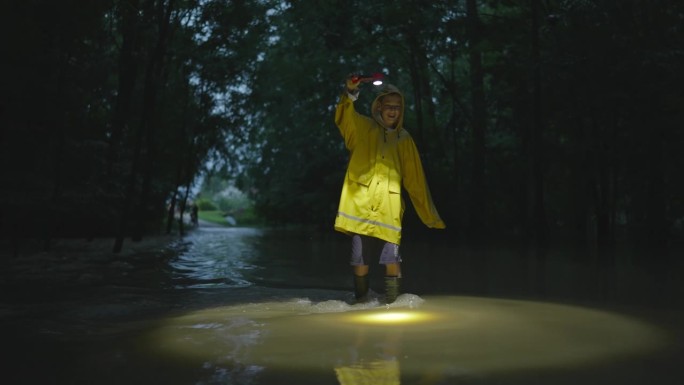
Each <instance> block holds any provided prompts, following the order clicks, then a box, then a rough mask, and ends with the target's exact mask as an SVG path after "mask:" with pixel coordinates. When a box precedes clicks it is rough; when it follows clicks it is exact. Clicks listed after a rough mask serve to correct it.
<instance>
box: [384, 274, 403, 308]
mask: <svg viewBox="0 0 684 385" xmlns="http://www.w3.org/2000/svg"><path fill="white" fill-rule="evenodd" d="M400 289H401V278H399V277H385V303H386V304H388V305H389V304H391V303H392V302H394V301H395V300H396V299H397V297H398V296H399V294H400Z"/></svg>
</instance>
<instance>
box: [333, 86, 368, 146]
mask: <svg viewBox="0 0 684 385" xmlns="http://www.w3.org/2000/svg"><path fill="white" fill-rule="evenodd" d="M363 120H364V117H363V116H362V115H360V114H359V113H358V112H356V109H354V100H353V99H352V98H351V97H350V96H349V94H348V93H346V92H345V93H343V94H342V96H341V97H340V100H339V102H338V103H337V109H336V110H335V124H336V125H337V128H339V129H340V134H342V137H343V138H344V144H345V145H346V146H347V149H349V150H352V149H354V147H355V145H356V137H357V135H356V133H357V129H358V127H360V124H363V123H361V122H362V121H363Z"/></svg>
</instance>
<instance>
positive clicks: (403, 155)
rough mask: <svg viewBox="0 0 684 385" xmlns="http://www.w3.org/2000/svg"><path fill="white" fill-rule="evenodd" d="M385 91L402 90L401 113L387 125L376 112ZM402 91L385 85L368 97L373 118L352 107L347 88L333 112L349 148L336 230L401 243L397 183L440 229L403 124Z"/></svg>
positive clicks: (400, 201)
mask: <svg viewBox="0 0 684 385" xmlns="http://www.w3.org/2000/svg"><path fill="white" fill-rule="evenodd" d="M388 93H397V94H399V95H400V96H401V101H402V102H401V116H400V119H399V122H398V124H397V126H396V128H395V129H392V128H385V127H384V126H383V124H382V118H381V117H380V101H379V99H380V97H381V96H383V95H386V94H388ZM404 109H405V103H404V96H403V95H402V94H401V93H400V92H399V90H397V89H396V88H395V87H393V86H391V85H388V86H387V87H384V91H382V92H381V93H380V94H378V96H377V97H376V98H375V100H374V101H373V103H372V106H371V111H372V114H373V118H370V117H368V116H365V115H361V114H359V113H358V112H356V110H355V109H354V101H353V100H352V98H350V96H349V95H348V94H347V93H346V92H345V93H343V95H342V96H341V97H340V100H339V102H338V104H337V110H336V112H335V123H336V124H337V127H338V128H339V129H340V133H341V134H342V137H343V138H344V143H345V145H346V146H347V149H348V150H349V152H350V159H349V164H348V166H347V174H346V175H345V178H344V184H343V186H342V195H341V197H340V205H339V209H338V211H337V217H336V219H335V230H337V231H340V232H343V233H356V234H362V235H368V236H371V237H376V238H380V239H383V240H385V241H387V242H392V243H396V244H400V242H401V223H402V217H403V215H404V200H403V198H402V195H401V187H402V184H403V187H404V188H405V190H406V191H407V192H408V194H409V197H410V198H411V203H412V204H413V207H414V208H415V210H416V212H417V213H418V216H419V217H420V219H421V221H423V223H424V224H425V225H426V226H428V227H431V228H437V229H443V228H445V225H444V222H443V221H442V219H441V218H440V216H439V214H438V213H437V209H436V208H435V206H434V204H433V202H432V197H431V195H430V190H429V188H428V185H427V182H426V180H425V173H424V172H423V166H422V163H421V161H420V155H419V153H418V149H417V148H416V145H415V143H414V141H413V139H412V138H411V135H409V133H408V131H406V130H405V129H404V127H403V121H404Z"/></svg>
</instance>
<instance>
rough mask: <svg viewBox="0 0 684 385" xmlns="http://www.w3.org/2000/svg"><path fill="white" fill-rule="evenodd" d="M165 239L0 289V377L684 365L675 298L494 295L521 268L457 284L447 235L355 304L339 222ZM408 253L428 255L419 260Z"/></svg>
mask: <svg viewBox="0 0 684 385" xmlns="http://www.w3.org/2000/svg"><path fill="white" fill-rule="evenodd" d="M174 250H175V251H174V252H172V253H167V254H165V255H164V257H163V258H157V259H156V260H155V262H154V263H152V262H149V258H147V259H143V258H131V259H128V260H127V261H125V262H123V261H119V262H118V263H119V264H120V265H121V270H119V271H120V272H122V273H121V274H119V275H116V276H113V275H112V276H107V277H106V279H104V280H100V281H95V283H91V284H89V285H86V284H80V285H73V286H69V287H62V288H60V289H59V290H58V291H54V290H53V291H51V290H44V291H42V292H40V293H39V295H35V293H34V295H28V294H24V295H20V294H17V295H16V296H8V295H5V296H4V297H3V298H10V299H11V300H6V301H4V302H3V305H2V307H1V308H0V322H1V323H0V326H2V335H1V337H2V341H3V346H2V353H3V357H4V358H3V359H2V374H0V376H1V377H0V381H1V382H2V383H7V384H261V385H271V384H274V385H275V384H331V385H334V384H340V385H347V384H357V385H370V384H374V385H376V384H380V385H382V384H395V385H396V384H426V385H427V384H528V385H530V384H577V383H585V384H599V383H600V384H612V383H615V384H618V383H619V384H645V383H648V384H681V383H682V380H683V379H684V369H683V368H682V367H681V366H682V365H681V363H682V362H684V360H683V358H684V348H683V346H684V343H683V335H682V321H684V318H683V317H682V313H681V309H671V308H660V309H652V308H645V307H643V306H607V305H606V306H596V305H588V304H587V303H584V304H582V303H580V302H579V301H575V302H574V303H570V302H568V301H549V300H546V301H538V300H534V299H531V298H526V299H524V298H514V297H513V296H503V295H497V294H498V293H499V292H500V293H504V292H506V293H510V292H515V290H514V288H515V287H517V286H518V284H516V283H515V280H513V279H512V278H509V279H508V280H506V281H501V280H496V279H493V278H492V275H493V276H494V277H496V276H497V275H496V274H490V275H489V280H490V281H492V282H490V283H488V285H489V290H488V295H471V294H464V293H461V292H460V291H461V290H460V289H461V288H463V286H462V285H464V284H463V282H464V281H467V280H468V279H469V278H468V277H467V276H468V275H470V276H472V272H468V270H467V268H466V266H467V265H468V260H467V259H466V260H458V261H456V259H457V258H456V259H455V260H454V262H453V264H449V263H447V262H445V261H446V259H437V258H436V257H434V256H436V255H442V256H446V257H449V255H448V254H449V252H450V251H449V249H448V247H446V246H444V245H439V244H435V243H424V244H421V243H418V242H415V243H414V244H413V245H410V246H407V247H406V248H404V251H403V254H404V260H405V262H406V267H407V268H406V270H405V273H406V277H405V281H406V282H407V284H406V290H405V292H404V294H402V295H401V296H400V297H399V299H398V300H397V302H396V303H394V304H392V305H390V306H387V305H384V304H383V303H382V302H381V299H382V286H381V285H380V284H379V282H380V279H381V277H380V276H379V275H378V273H377V272H378V271H379V269H377V268H375V269H374V267H373V266H372V267H371V268H372V269H374V270H372V273H373V274H375V275H374V277H372V290H373V291H372V292H371V301H369V302H367V303H364V304H353V302H352V301H351V299H352V298H351V297H352V294H351V282H350V277H349V267H348V265H347V254H348V243H347V241H346V238H344V237H337V236H335V234H323V235H321V234H306V233H302V232H297V231H275V230H259V229H250V228H210V227H207V228H199V229H198V230H196V231H194V232H193V233H192V234H190V235H188V236H187V237H185V238H184V239H183V240H182V241H180V242H178V243H177V244H176V245H175V246H174ZM417 255H421V256H422V258H426V256H433V258H435V259H433V261H431V262H432V264H431V265H429V264H424V263H423V264H418V263H416V262H415V260H416V256H417ZM148 257H149V256H148ZM514 258H515V256H514V255H501V257H500V260H498V261H497V264H498V265H500V266H502V267H501V270H502V271H505V270H508V271H511V266H513V265H514V263H513V261H514ZM437 262H440V263H437ZM117 266H118V265H117ZM430 266H432V267H430ZM437 267H439V269H437ZM437 270H439V271H437ZM108 271H109V270H108ZM88 274H90V275H91V276H96V275H98V274H100V275H103V274H105V273H102V272H90V273H88ZM109 274H112V273H109ZM500 274H504V273H503V272H501V273H500ZM83 276H84V275H83V274H81V275H80V276H79V278H78V279H77V281H79V282H80V281H83V280H85V279H83V278H82V277H83ZM449 277H453V278H454V281H456V280H458V281H459V282H460V283H459V282H453V281H452V282H450V281H449ZM470 279H473V278H472V277H470ZM93 280H94V278H93ZM494 281H496V282H494ZM497 290H498V291H497ZM520 290H521V289H520ZM27 293H28V291H27Z"/></svg>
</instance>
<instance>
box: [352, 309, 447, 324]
mask: <svg viewBox="0 0 684 385" xmlns="http://www.w3.org/2000/svg"><path fill="white" fill-rule="evenodd" d="M433 318H434V316H433V315H431V314H430V313H425V312H406V311H392V312H380V313H364V314H355V315H351V316H349V320H350V321H351V322H355V323H366V324H399V323H403V324H406V323H417V322H425V321H429V320H431V319H433Z"/></svg>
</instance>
